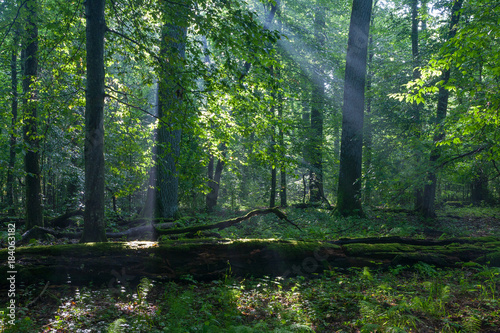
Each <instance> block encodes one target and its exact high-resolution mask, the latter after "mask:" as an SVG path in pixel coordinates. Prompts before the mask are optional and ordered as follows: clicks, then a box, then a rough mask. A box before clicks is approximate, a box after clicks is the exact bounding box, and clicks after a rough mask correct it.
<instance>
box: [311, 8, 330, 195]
mask: <svg viewBox="0 0 500 333" xmlns="http://www.w3.org/2000/svg"><path fill="white" fill-rule="evenodd" d="M325 12H326V11H325V8H324V7H323V6H322V5H321V0H317V1H316V7H315V12H314V39H315V40H316V43H317V46H318V50H321V49H323V47H324V44H325V33H324V29H325ZM317 54H319V52H318V53H317ZM323 75H324V73H323V65H322V61H321V60H320V59H316V68H315V73H314V76H313V85H312V93H311V133H310V134H311V137H310V151H309V157H310V163H311V166H310V173H309V181H310V186H309V191H310V202H311V203H317V202H321V201H322V200H323V197H324V194H323V152H322V150H323V108H324V107H325V105H324V95H325V83H324V79H323Z"/></svg>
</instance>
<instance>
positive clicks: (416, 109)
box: [411, 0, 423, 211]
mask: <svg viewBox="0 0 500 333" xmlns="http://www.w3.org/2000/svg"><path fill="white" fill-rule="evenodd" d="M418 1H419V0H412V2H411V51H412V56H413V62H412V65H413V80H417V79H420V76H421V74H420V69H419V67H420V54H419V50H418V40H419V38H418V22H419V19H418ZM422 106H423V104H421V103H420V104H416V105H414V106H413V121H414V123H415V128H414V131H413V132H414V136H415V139H417V140H416V141H417V142H419V141H420V140H419V139H420V132H421V124H420V113H421V112H422ZM415 154H416V159H417V165H419V164H420V161H421V156H420V155H421V152H420V147H417V149H416V150H415ZM422 204H423V188H422V185H420V182H418V183H417V185H416V188H415V211H420V210H421V209H422Z"/></svg>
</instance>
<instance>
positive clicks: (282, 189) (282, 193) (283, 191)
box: [278, 74, 287, 207]
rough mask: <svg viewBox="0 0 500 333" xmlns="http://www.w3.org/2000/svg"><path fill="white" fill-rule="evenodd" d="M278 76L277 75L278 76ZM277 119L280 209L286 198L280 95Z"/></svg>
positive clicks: (283, 136)
mask: <svg viewBox="0 0 500 333" xmlns="http://www.w3.org/2000/svg"><path fill="white" fill-rule="evenodd" d="M278 75H279V74H278ZM278 100H279V101H278V103H279V105H278V118H279V120H280V126H279V144H280V149H281V152H282V154H281V163H280V164H281V166H280V176H281V179H280V206H281V207H286V206H287V202H286V201H287V198H286V163H285V156H284V155H285V133H284V131H283V126H284V125H283V120H284V119H283V100H282V95H281V94H279V97H278Z"/></svg>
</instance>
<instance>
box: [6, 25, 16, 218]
mask: <svg viewBox="0 0 500 333" xmlns="http://www.w3.org/2000/svg"><path fill="white" fill-rule="evenodd" d="M12 44H13V45H12V55H11V60H10V68H11V87H12V104H11V113H12V121H11V131H12V132H11V133H10V141H9V165H8V168H7V196H6V204H7V207H8V214H9V215H11V216H14V215H16V209H15V205H14V168H15V166H16V143H17V138H16V136H17V135H16V122H17V109H18V93H17V85H18V80H17V53H18V52H19V49H18V44H19V36H18V31H17V30H16V31H15V32H14V39H13V42H12Z"/></svg>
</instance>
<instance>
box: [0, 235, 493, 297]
mask: <svg viewBox="0 0 500 333" xmlns="http://www.w3.org/2000/svg"><path fill="white" fill-rule="evenodd" d="M340 242H342V243H337V244H335V242H319V241H284V240H266V239H264V240H255V239H254V240H244V239H242V240H227V239H226V240H209V239H197V240H183V241H172V240H170V241H166V242H162V243H158V242H119V243H89V244H72V245H56V246H34V247H20V248H17V249H16V253H15V259H16V265H15V271H16V272H17V273H16V281H18V282H19V283H24V284H25V285H27V284H32V283H38V282H42V281H43V282H46V281H50V283H51V284H65V283H67V281H68V279H70V280H71V283H73V284H76V285H78V284H88V283H89V282H91V281H92V282H93V283H94V284H96V285H102V284H104V285H105V286H108V287H118V286H117V283H118V282H117V281H118V280H121V281H132V280H134V281H138V280H139V279H140V278H141V277H144V276H146V277H149V278H152V279H156V280H170V279H180V278H182V277H185V276H191V277H193V278H195V279H199V280H210V279H219V278H221V277H223V276H224V275H226V274H232V275H234V276H241V277H245V276H254V277H258V276H281V277H291V276H295V275H310V274H315V273H321V272H323V271H325V270H330V269H338V268H349V267H374V268H381V269H383V268H387V267H390V266H394V265H412V264H415V263H418V262H424V263H427V264H431V265H435V266H438V267H461V265H462V264H464V263H467V262H477V263H480V264H484V265H486V264H488V265H492V266H499V267H500V250H499V247H500V239H498V238H492V237H487V238H477V239H472V238H469V239H468V238H465V239H456V240H449V241H447V243H443V242H442V241H440V242H432V241H425V243H424V242H422V243H420V244H419V243H416V240H404V239H400V240H399V241H397V239H394V238H390V239H384V238H380V239H366V240H364V241H361V240H360V241H354V240H341V241H340ZM8 256H9V253H8V250H7V249H4V250H0V260H2V261H3V262H7V260H8ZM229 272H230V273H229ZM8 274H10V273H9V271H8V270H2V271H1V272H0V288H5V287H6V283H7V282H8V281H7V280H6V279H7V277H8V276H9V275H8Z"/></svg>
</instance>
